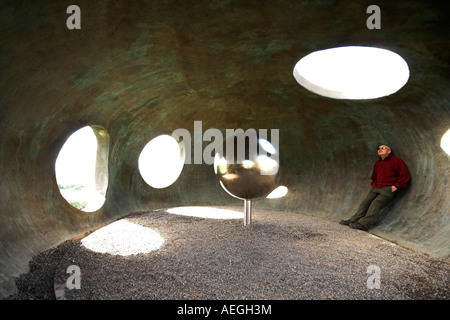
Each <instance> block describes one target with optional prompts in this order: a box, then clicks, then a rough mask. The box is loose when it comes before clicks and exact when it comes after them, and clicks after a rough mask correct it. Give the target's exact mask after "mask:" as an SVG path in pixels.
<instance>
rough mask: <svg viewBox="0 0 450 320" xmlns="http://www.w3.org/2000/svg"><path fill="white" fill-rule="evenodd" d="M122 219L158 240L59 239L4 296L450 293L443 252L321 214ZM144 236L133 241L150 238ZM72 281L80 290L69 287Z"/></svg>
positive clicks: (449, 266)
mask: <svg viewBox="0 0 450 320" xmlns="http://www.w3.org/2000/svg"><path fill="white" fill-rule="evenodd" d="M228 209H230V208H228ZM231 209H234V210H241V209H242V208H231ZM122 220H124V221H126V222H130V223H132V224H134V225H137V226H140V227H145V228H150V229H151V232H153V233H154V234H158V235H159V236H160V238H159V239H161V238H162V239H163V243H162V246H161V247H159V248H156V247H154V248H153V249H152V250H153V251H150V252H148V253H137V254H131V255H127V256H122V255H117V254H110V253H99V252H94V251H92V250H90V249H87V248H86V247H85V246H84V245H83V244H82V239H73V240H69V241H66V242H64V243H62V244H61V245H59V246H58V247H56V248H53V249H51V250H48V251H45V252H43V253H41V254H39V255H37V256H36V257H35V258H34V259H33V260H32V261H31V262H30V272H29V273H27V274H24V275H22V276H20V277H19V278H18V279H17V280H16V283H17V287H18V290H17V293H16V294H15V295H13V296H10V297H8V298H7V299H10V300H25V299H26V300H29V299H42V300H44V299H68V300H97V299H101V300H111V299H114V300H122V299H126V300H136V299H151V300H178V299H183V300H197V299H208V300H214V299H220V300H234V299H239V300H247V299H248V300H260V299H261V300H268V299H269V300H303V299H305V300H319V299H320V300H323V299H325V300H329V299H330V300H419V299H420V300H448V299H449V297H450V291H449V290H450V289H449V287H450V283H449V281H450V280H449V275H450V263H449V261H448V260H442V259H438V258H433V257H430V256H429V255H426V254H424V253H421V252H418V251H416V250H413V249H409V248H404V247H401V246H399V245H397V244H394V243H391V242H389V241H386V240H384V239H381V238H379V237H377V236H375V235H373V234H371V233H370V232H364V231H360V230H354V229H351V228H349V227H347V226H343V225H340V224H338V223H337V222H335V221H330V220H327V219H323V218H319V217H314V216H308V215H303V214H299V213H295V212H280V211H270V210H258V209H253V219H252V223H251V224H250V225H248V226H244V225H243V220H242V219H211V218H199V217H190V216H182V215H177V214H171V213H168V212H167V211H166V210H165V209H160V210H154V211H149V212H138V213H133V214H130V215H128V216H126V217H124V218H123V219H122ZM141 229H144V228H141ZM100 230H101V229H100ZM92 234H94V233H91V235H92ZM112 237H113V235H111V234H110V235H109V236H108V239H109V240H111V238H112ZM134 237H135V238H134V239H133V241H130V242H129V243H131V245H128V244H127V243H128V242H127V241H121V242H120V246H121V247H124V246H125V247H126V246H127V245H128V246H130V248H129V249H130V250H128V251H129V252H128V253H130V251H131V252H132V250H133V249H134V248H137V247H138V246H137V245H136V243H138V242H139V238H136V237H139V232H136V233H135V234H134ZM146 239H147V238H143V240H142V241H141V242H145V241H150V240H148V239H147V240H146ZM136 240H137V241H136ZM118 246H119V245H118ZM148 247H151V246H148ZM69 266H76V267H77V268H78V270H79V277H78V278H77V279H75V278H73V277H72V276H73V275H75V273H72V272H68V267H69ZM76 281H78V284H79V288H76V287H75V288H72V289H70V288H69V287H70V286H71V285H72V287H73V286H74V285H75V284H76V283H77V282H76Z"/></svg>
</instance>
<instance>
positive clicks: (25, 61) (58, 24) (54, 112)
mask: <svg viewBox="0 0 450 320" xmlns="http://www.w3.org/2000/svg"><path fill="white" fill-rule="evenodd" d="M76 5H78V6H79V8H80V10H81V29H73V30H70V29H68V28H67V26H66V20H67V19H68V17H69V16H70V15H69V14H67V13H66V9H67V6H68V4H67V3H66V2H64V1H2V3H1V5H0V21H1V22H0V34H1V37H0V52H1V59H0V66H1V67H0V71H1V77H0V90H1V95H0V132H1V136H0V176H1V177H2V178H1V181H0V190H1V195H2V201H1V203H0V217H1V223H0V240H1V241H0V289H1V290H0V292H1V294H2V295H3V296H4V295H7V294H8V293H10V292H12V291H13V290H14V277H17V276H18V275H19V274H21V273H24V272H26V271H27V264H28V262H29V261H30V259H31V258H32V257H33V256H34V255H36V254H37V253H39V252H42V251H44V250H47V249H49V248H51V247H53V246H55V245H57V244H58V243H60V242H62V241H64V240H67V239H70V238H73V237H77V236H80V235H82V234H84V233H85V232H87V231H90V230H93V229H95V228H98V227H100V226H102V225H106V224H108V223H110V222H112V221H114V220H116V219H118V218H120V217H122V216H124V215H126V214H129V213H130V212H135V211H143V210H149V209H153V208H160V207H178V206H195V205H214V206H215V205H217V206H224V205H225V206H226V205H238V206H240V205H241V202H240V201H239V200H237V199H235V198H232V197H230V196H229V195H228V194H226V193H225V192H224V191H223V190H222V188H221V187H220V185H219V183H218V181H217V178H216V176H215V174H214V170H213V166H212V165H209V164H205V163H202V164H194V163H193V164H190V165H185V166H184V168H183V170H182V172H181V174H180V176H179V177H178V179H177V180H176V181H175V182H174V183H173V184H171V185H170V186H169V187H167V188H161V189H157V188H152V187H151V186H149V185H148V184H147V183H146V182H145V181H144V180H143V179H142V177H141V175H140V172H139V169H138V158H139V155H140V152H141V151H142V149H143V148H144V146H145V145H146V144H147V143H148V142H149V141H151V140H152V139H154V138H155V137H158V136H160V135H164V134H168V135H170V134H171V133H172V132H173V131H174V130H175V129H178V128H185V129H187V130H188V131H190V132H191V133H192V132H193V128H194V121H201V122H202V126H203V131H205V130H207V129H209V128H216V129H219V130H221V131H222V132H225V130H226V129H237V128H242V129H244V130H246V129H248V128H255V129H256V130H258V129H268V130H269V131H270V129H279V151H280V157H281V166H282V176H281V181H280V184H281V185H283V186H286V187H287V188H288V190H289V192H288V193H287V194H286V196H284V197H282V198H276V199H260V200H258V202H255V206H258V207H260V208H269V209H276V210H280V211H282V210H290V211H297V212H301V213H305V214H309V215H315V216H319V217H323V218H326V219H331V220H335V221H339V220H340V219H343V218H347V217H348V216H349V215H350V214H351V213H352V212H353V211H354V210H355V209H356V207H357V206H358V203H359V201H360V199H361V198H362V197H363V196H364V195H365V194H366V193H367V191H368V187H369V177H370V174H371V169H372V166H373V162H374V161H375V160H376V157H377V156H376V147H377V146H378V145H380V144H389V145H390V146H391V147H392V148H393V150H394V152H395V154H396V155H398V156H400V157H402V158H403V159H404V160H405V162H406V163H407V165H408V168H409V170H410V173H411V183H410V186H409V188H408V190H407V191H406V192H404V193H403V194H401V196H400V195H399V198H398V199H397V201H396V202H395V203H394V204H393V205H391V206H390V207H389V214H386V216H385V217H384V219H383V220H382V221H381V223H380V224H379V225H377V227H376V228H374V230H373V233H374V234H376V235H379V236H382V237H385V238H387V239H389V240H392V241H396V242H398V243H399V244H402V245H405V246H408V247H413V248H415V249H417V250H420V251H423V252H426V253H428V254H430V255H433V256H437V257H442V258H444V259H448V257H449V255H450V243H449V241H450V240H449V232H450V220H449V212H450V193H449V192H448V184H449V179H450V169H449V164H450V156H449V155H448V154H447V153H446V152H445V151H444V150H443V148H441V139H442V138H443V136H444V134H445V133H446V132H448V130H449V129H450V104H449V100H450V93H449V90H448V88H449V87H450V79H449V74H450V66H449V61H450V59H449V52H450V48H449V42H448V34H450V30H449V23H448V17H447V15H446V12H447V11H445V10H444V6H445V5H446V4H445V2H444V1H417V0H414V1H408V2H407V3H406V2H401V1H379V2H378V5H379V6H380V8H381V29H369V28H368V27H367V25H366V20H367V19H368V17H369V14H367V13H366V9H367V7H368V6H369V5H371V3H370V2H368V1H333V0H329V1H327V0H322V1H317V2H316V1H300V0H292V1H288V0H280V1H233V0H231V1H190V0H186V1H175V0H169V1H163V2H160V1H152V0H148V1H125V0H115V1H94V2H93V1H86V0H77V1H76ZM353 45H358V46H374V47H378V48H384V49H387V50H391V51H393V52H395V53H397V54H399V55H400V56H401V57H402V58H403V59H405V61H406V62H407V63H408V66H409V71H410V76H409V80H408V82H407V83H406V84H405V85H404V86H403V87H402V88H401V89H400V90H399V91H398V92H396V93H394V94H392V95H389V96H386V97H382V98H379V99H369V100H346V99H331V98H327V97H322V96H319V95H316V94H314V93H312V92H310V91H308V90H306V89H305V88H303V87H301V86H300V85H299V84H298V83H297V82H296V80H295V78H294V77H293V74H292V71H293V68H294V66H295V64H296V63H297V61H299V59H301V58H302V57H304V56H306V55H308V54H309V53H311V52H314V51H318V50H323V49H327V48H333V47H340V46H353ZM85 126H99V127H101V128H104V130H105V131H106V132H107V133H108V135H109V149H108V153H109V154H108V161H107V166H108V168H107V169H108V180H107V184H108V185H107V192H106V201H105V203H104V205H103V206H102V207H101V208H100V209H99V210H97V211H95V212H89V213H86V212H82V211H80V210H77V209H76V208H74V207H72V206H71V205H70V204H69V203H68V202H67V201H65V200H64V198H63V197H62V196H61V194H60V192H59V190H58V186H57V183H56V178H55V161H56V158H57V156H58V153H59V151H60V150H61V148H62V146H63V145H64V143H65V141H66V140H67V139H68V138H69V137H70V136H71V135H72V134H73V133H74V132H76V131H77V130H78V129H81V128H83V127H85ZM192 142H193V141H192ZM203 144H204V145H203V147H204V146H206V145H207V144H208V142H206V141H203Z"/></svg>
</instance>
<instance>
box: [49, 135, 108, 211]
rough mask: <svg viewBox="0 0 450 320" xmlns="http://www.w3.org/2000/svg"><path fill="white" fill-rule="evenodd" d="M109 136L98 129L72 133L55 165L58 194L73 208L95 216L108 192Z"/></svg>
mask: <svg viewBox="0 0 450 320" xmlns="http://www.w3.org/2000/svg"><path fill="white" fill-rule="evenodd" d="M108 154H109V135H108V133H107V132H106V130H105V129H104V128H102V127H100V126H87V127H84V128H81V129H79V130H78V131H76V132H74V133H73V134H72V135H71V136H70V137H69V138H68V139H67V141H66V142H65V143H64V145H63V146H62V148H61V150H60V152H59V154H58V157H57V158H56V162H55V176H56V182H57V184H58V188H59V191H60V193H61V195H62V196H63V198H64V199H66V201H67V202H69V203H70V204H71V205H72V206H73V207H75V208H77V209H79V210H82V211H85V212H94V211H97V210H98V209H100V208H101V207H102V206H103V204H104V203H105V199H106V198H105V197H106V191H107V188H108Z"/></svg>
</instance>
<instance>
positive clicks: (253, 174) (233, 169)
mask: <svg viewBox="0 0 450 320" xmlns="http://www.w3.org/2000/svg"><path fill="white" fill-rule="evenodd" d="M223 149H224V150H226V152H225V153H223V152H218V153H216V156H215V159H214V171H215V173H216V175H217V177H218V178H219V182H220V185H221V186H222V187H223V189H224V190H225V191H227V192H228V193H229V194H230V195H232V196H234V197H236V198H239V199H243V200H252V199H258V198H263V197H266V196H267V195H268V194H270V192H272V191H273V190H274V189H275V188H276V187H277V185H278V181H279V177H280V161H279V152H278V150H277V148H276V147H275V146H274V144H272V143H271V142H269V141H268V140H267V139H264V138H258V137H257V136H256V135H254V136H252V135H246V134H245V133H244V132H238V133H235V134H234V135H233V136H230V137H228V138H227V139H226V141H225V146H224V148H223Z"/></svg>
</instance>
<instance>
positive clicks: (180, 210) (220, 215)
mask: <svg viewBox="0 0 450 320" xmlns="http://www.w3.org/2000/svg"><path fill="white" fill-rule="evenodd" d="M166 211H167V212H168V213H172V214H178V215H182V216H189V217H197V218H210V219H242V218H244V214H243V213H242V212H238V211H234V210H228V209H219V208H212V207H177V208H170V209H168V210H166Z"/></svg>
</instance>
